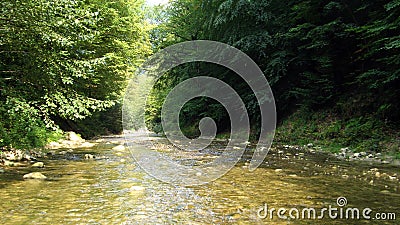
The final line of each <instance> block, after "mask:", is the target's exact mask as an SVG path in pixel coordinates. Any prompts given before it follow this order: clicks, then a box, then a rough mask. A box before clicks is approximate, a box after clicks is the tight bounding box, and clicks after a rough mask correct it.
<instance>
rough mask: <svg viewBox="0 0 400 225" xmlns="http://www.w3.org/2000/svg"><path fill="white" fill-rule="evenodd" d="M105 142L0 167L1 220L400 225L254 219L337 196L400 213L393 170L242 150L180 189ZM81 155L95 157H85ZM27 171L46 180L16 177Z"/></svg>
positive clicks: (325, 202)
mask: <svg viewBox="0 0 400 225" xmlns="http://www.w3.org/2000/svg"><path fill="white" fill-rule="evenodd" d="M107 141H122V138H121V137H112V138H108V139H107V138H106V139H105V142H104V143H102V144H99V145H97V146H96V147H93V148H91V149H76V150H74V152H72V153H67V154H66V155H58V156H57V157H49V158H48V159H44V160H43V161H44V163H45V165H46V167H45V168H43V169H39V168H35V169H34V168H27V167H14V168H6V169H5V170H6V171H5V173H3V174H0V215H1V216H0V224H229V223H232V224H268V223H272V224H385V223H386V224H400V222H399V221H400V220H399V219H397V220H395V221H393V220H386V221H377V220H372V219H371V220H346V219H335V220H333V219H330V218H329V217H327V216H326V218H324V219H322V220H312V219H299V220H294V219H279V218H277V216H276V214H275V215H274V217H273V218H272V219H271V218H270V217H269V215H268V216H267V218H260V217H258V216H257V211H259V209H260V208H261V207H263V206H264V205H265V203H267V205H268V207H269V209H270V208H271V207H274V208H276V209H278V208H281V207H284V208H286V209H290V208H298V209H300V210H301V209H302V208H304V207H314V208H316V209H320V208H323V207H328V206H329V205H332V206H335V207H337V203H336V199H337V198H338V197H340V196H344V197H346V198H347V201H348V205H347V206H346V207H358V208H360V209H363V208H366V207H369V208H371V209H372V210H373V212H394V213H396V214H397V215H396V216H397V217H400V186H399V184H400V183H399V180H398V177H400V176H399V175H400V171H399V167H395V166H390V165H369V164H367V163H355V162H352V163H348V162H342V161H338V160H335V159H334V158H330V157H329V156H328V155H326V154H322V153H315V154H311V153H305V156H304V157H301V156H296V153H297V150H295V149H285V150H284V151H285V153H283V154H278V153H277V152H274V151H272V152H270V153H269V155H268V157H267V159H266V160H265V163H263V165H262V167H261V168H258V169H256V170H255V171H253V172H250V171H249V170H248V169H247V167H246V166H245V162H246V160H247V159H249V158H251V155H250V154H249V155H247V156H245V157H244V159H243V161H242V162H241V163H239V164H238V165H237V166H236V167H234V168H233V169H232V170H231V171H230V172H229V173H227V174H226V175H225V176H223V177H222V178H220V179H218V180H216V181H215V182H212V183H210V184H208V185H204V186H194V187H179V186H173V185H170V184H166V183H162V182H160V181H157V180H155V179H154V178H152V177H151V176H149V175H147V174H146V173H145V172H143V170H142V169H141V168H140V167H139V166H137V165H136V164H135V162H134V161H133V159H132V158H131V157H130V153H129V151H128V150H125V151H115V150H111V148H112V147H114V146H115V144H112V143H108V144H106V142H107ZM161 141H162V139H161ZM114 143H115V142H114ZM141 144H142V146H143V148H148V147H147V146H148V145H146V143H145V144H143V143H141ZM214 148H215V149H217V148H218V146H214ZM60 151H61V150H60ZM149 151H150V149H149ZM287 152H289V154H288V156H286V153H287ZM87 153H91V154H94V155H96V156H97V158H100V159H96V160H85V159H84V154H87ZM212 154H213V151H210V152H208V153H204V157H205V158H206V157H208V156H210V155H212ZM197 160H201V159H197ZM32 171H40V172H42V173H43V174H44V175H46V176H47V177H48V179H47V180H23V179H22V176H23V175H24V174H25V173H28V172H32ZM376 172H379V174H377V173H376ZM371 215H372V214H371ZM286 216H288V214H286Z"/></svg>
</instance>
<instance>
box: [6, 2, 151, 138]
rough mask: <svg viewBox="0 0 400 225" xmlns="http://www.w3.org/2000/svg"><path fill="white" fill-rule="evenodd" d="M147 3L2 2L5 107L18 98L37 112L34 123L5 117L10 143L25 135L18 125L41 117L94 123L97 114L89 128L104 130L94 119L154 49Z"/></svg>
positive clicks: (111, 104) (117, 96)
mask: <svg viewBox="0 0 400 225" xmlns="http://www.w3.org/2000/svg"><path fill="white" fill-rule="evenodd" d="M142 5H143V1H131V0H116V1H106V0H88V1H83V0H78V1H75V0H55V1H49V0H38V1H37V0H35V1H33V0H21V1H15V0H4V1H1V3H0V12H1V13H0V15H1V16H0V27H1V29H0V37H1V38H0V90H1V95H0V107H3V108H6V107H7V105H8V103H7V101H8V100H7V99H18V101H20V102H24V104H25V106H24V107H23V108H26V109H27V110H28V109H29V110H28V111H31V112H35V113H36V114H37V115H35V117H33V118H32V121H30V122H29V124H26V123H28V121H26V122H18V121H17V120H16V119H13V118H11V117H9V118H7V119H6V120H8V121H6V122H2V123H4V124H3V126H9V127H3V128H2V129H3V130H7V131H6V132H11V133H12V132H14V133H15V134H14V133H13V135H11V133H10V135H11V136H9V138H11V139H10V141H9V142H8V143H12V142H15V141H17V139H15V138H17V137H18V136H16V135H17V134H16V133H18V132H20V131H21V129H20V128H18V127H19V125H18V124H20V123H21V124H25V125H28V126H29V125H31V126H32V127H29V129H34V130H35V129H36V128H38V127H42V125H40V124H39V121H40V120H42V121H43V123H44V124H45V125H46V126H48V127H49V126H52V127H56V125H64V124H68V123H69V122H70V123H80V122H81V121H84V120H85V121H86V122H82V125H85V127H87V126H89V125H88V123H87V121H88V119H87V118H88V117H90V116H93V121H92V122H91V124H92V125H90V126H89V127H90V128H89V127H88V129H90V130H92V131H93V132H96V131H95V130H96V129H99V130H103V128H102V127H99V128H97V126H96V125H95V123H94V121H97V120H98V118H100V117H101V116H100V114H101V113H100V114H99V112H101V111H105V110H107V109H110V108H112V107H114V106H115V105H116V104H118V102H119V101H120V100H121V94H122V93H123V91H124V88H125V86H126V83H127V79H128V78H130V77H131V74H132V72H133V71H134V69H135V68H136V67H138V66H139V65H140V64H141V63H142V62H143V59H144V57H145V56H147V55H149V54H150V53H151V45H150V39H149V36H148V30H149V27H148V24H147V23H146V22H144V13H143V12H142ZM112 111H113V110H111V112H110V114H108V115H111V114H113V113H112ZM113 115H114V116H116V117H115V118H112V119H113V120H117V121H118V120H120V115H118V116H117V115H116V114H115V113H114V114H113ZM103 116H105V115H103ZM109 119H111V118H109ZM71 121H75V122H71ZM54 122H56V123H57V124H54ZM14 123H17V124H14ZM25 125H24V126H25ZM34 127H35V128H34ZM71 127H73V126H69V127H67V129H71ZM9 129H11V130H9ZM13 129H15V130H13ZM27 129H28V128H27ZM43 132H44V130H41V129H39V128H38V129H36V130H35V131H32V132H31V133H32V138H33V136H37V137H38V140H42V138H41V137H40V136H43ZM21 135H22V134H21ZM14 139H15V140H14ZM39 142H40V143H33V142H32V141H31V142H29V143H31V144H32V146H37V145H39V144H42V143H41V141H39ZM27 145H29V144H28V142H27V143H26V144H24V146H27Z"/></svg>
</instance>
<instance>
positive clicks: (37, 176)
mask: <svg viewBox="0 0 400 225" xmlns="http://www.w3.org/2000/svg"><path fill="white" fill-rule="evenodd" d="M23 178H24V179H46V178H47V177H46V176H45V175H43V174H42V173H39V172H33V173H28V174H25V175H24V176H23Z"/></svg>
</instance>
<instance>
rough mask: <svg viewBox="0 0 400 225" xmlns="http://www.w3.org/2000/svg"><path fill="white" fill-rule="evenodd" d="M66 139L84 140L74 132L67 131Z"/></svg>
mask: <svg viewBox="0 0 400 225" xmlns="http://www.w3.org/2000/svg"><path fill="white" fill-rule="evenodd" d="M67 140H69V141H73V142H84V141H85V140H84V139H83V138H81V137H80V136H79V135H77V134H76V133H75V132H67Z"/></svg>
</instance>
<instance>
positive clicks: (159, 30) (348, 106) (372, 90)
mask: <svg viewBox="0 0 400 225" xmlns="http://www.w3.org/2000/svg"><path fill="white" fill-rule="evenodd" d="M157 15H159V18H161V19H159V21H161V22H160V25H159V26H158V27H156V28H155V29H153V30H152V33H151V37H152V40H153V43H155V44H156V46H157V48H160V49H162V48H164V47H166V46H169V45H171V44H173V43H178V42H182V41H190V40H201V39H206V40H214V41H220V42H223V43H227V44H229V45H232V46H234V47H236V48H238V49H240V50H242V51H243V52H245V53H246V54H248V55H249V56H250V57H251V58H252V59H253V60H254V61H255V62H256V63H257V64H258V65H259V66H260V68H261V69H262V71H263V72H264V74H265V76H266V78H267V79H268V81H269V84H270V85H271V87H272V90H273V93H274V97H275V101H276V104H277V115H278V120H279V124H278V130H277V133H276V136H275V141H278V142H282V143H295V144H307V143H317V144H321V145H324V146H326V147H327V148H328V149H331V150H333V151H337V150H339V149H340V148H341V147H343V146H350V147H352V149H353V150H356V151H369V150H373V151H381V150H383V149H386V150H389V151H391V152H398V151H399V133H398V127H399V126H398V125H399V122H400V104H399V101H398V100H399V99H400V90H399V88H398V87H400V85H399V84H400V79H399V78H400V66H399V64H400V39H399V34H400V28H399V26H398V25H399V24H400V17H399V16H400V1H398V0H393V1H350V2H349V1H331V0H329V1H321V0H318V1H313V0H311V1H310V0H307V1H299V0H297V1H275V0H260V1H248V0H217V1H202V0H177V1H172V2H171V4H170V5H169V6H168V7H164V9H163V10H161V13H159V14H157ZM198 75H203V76H213V77H216V78H219V79H221V80H223V81H225V82H226V83H228V84H230V85H231V86H232V87H234V89H235V90H236V91H237V92H238V93H239V94H240V96H241V98H242V99H244V101H245V103H246V107H247V110H248V112H249V115H250V117H251V118H250V119H251V121H252V133H253V137H255V138H257V134H258V133H259V129H260V125H259V124H260V115H259V109H258V105H257V100H256V99H255V97H254V93H253V92H252V91H251V90H250V89H249V87H248V86H247V84H246V83H245V82H244V81H243V80H241V78H240V77H239V76H237V75H236V74H234V73H233V72H231V71H229V70H225V69H224V68H221V67H220V66H216V65H209V64H208V63H192V64H188V65H184V66H180V67H177V68H175V69H174V70H173V71H170V73H169V74H166V75H164V76H163V77H162V78H161V79H160V80H159V81H158V83H157V84H158V85H156V91H154V92H153V96H152V98H151V99H150V100H149V101H150V103H149V105H150V106H151V107H152V108H151V109H152V110H148V113H147V116H148V117H147V122H148V124H149V125H150V126H153V128H154V129H155V130H157V129H160V126H159V123H160V117H159V113H155V112H159V110H160V108H161V105H162V102H163V99H164V98H165V96H166V94H167V93H168V91H169V90H170V89H172V88H173V87H174V86H175V85H176V84H178V83H180V82H182V81H183V80H185V79H188V78H191V77H193V76H198ZM204 116H209V117H211V118H213V119H214V120H215V121H216V122H217V124H218V128H219V129H220V130H219V132H221V133H224V132H227V131H229V117H228V115H227V114H226V112H225V110H224V109H223V107H222V106H221V105H220V104H219V103H217V102H216V101H213V100H211V99H209V98H197V99H195V100H193V101H191V102H189V103H187V104H186V105H185V107H184V108H183V110H182V112H181V123H182V124H183V126H182V127H183V130H185V131H186V134H187V135H193V136H196V135H198V132H199V131H198V129H197V126H198V121H199V120H200V119H201V118H202V117H204Z"/></svg>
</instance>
